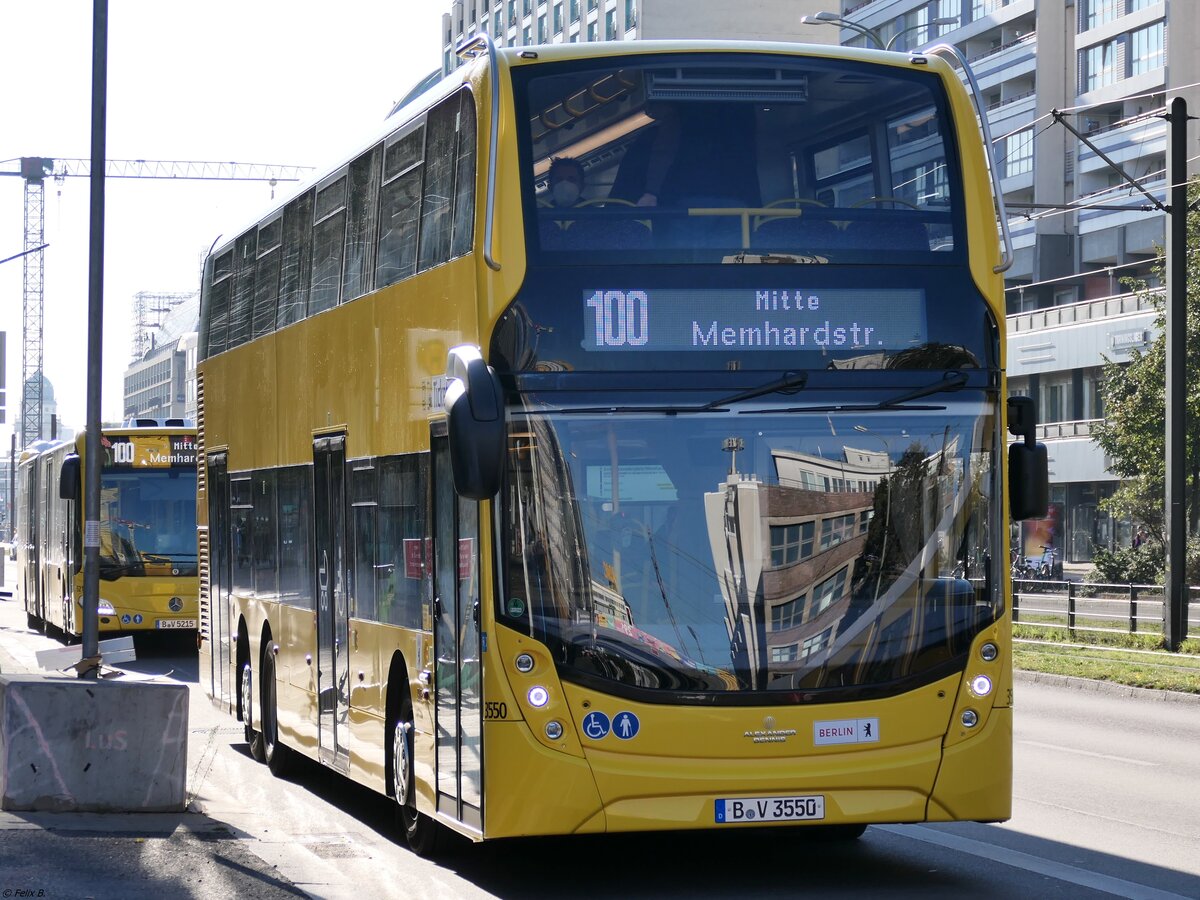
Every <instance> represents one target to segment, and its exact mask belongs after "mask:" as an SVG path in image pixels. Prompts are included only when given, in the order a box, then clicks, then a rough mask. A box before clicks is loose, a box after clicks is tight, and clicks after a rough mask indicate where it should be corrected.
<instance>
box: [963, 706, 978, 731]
mask: <svg viewBox="0 0 1200 900" xmlns="http://www.w3.org/2000/svg"><path fill="white" fill-rule="evenodd" d="M962 723H963V727H964V728H974V727H975V726H976V725H978V724H979V713H977V712H975V710H973V709H964V710H963V714H962Z"/></svg>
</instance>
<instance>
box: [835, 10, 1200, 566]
mask: <svg viewBox="0 0 1200 900" xmlns="http://www.w3.org/2000/svg"><path fill="white" fill-rule="evenodd" d="M832 12H835V13H837V14H838V15H839V16H840V17H841V18H842V20H843V24H836V23H835V24H834V25H833V26H831V30H837V31H838V32H839V39H840V42H841V43H844V44H848V45H854V46H872V45H874V44H875V43H881V44H887V43H888V42H889V41H890V42H892V47H893V49H899V50H911V49H915V48H917V47H920V46H922V45H925V44H928V43H932V42H948V43H953V44H954V45H955V46H957V47H958V48H959V49H960V50H961V51H962V52H963V54H964V55H965V56H966V57H967V59H968V60H970V62H971V66H972V68H973V69H974V71H975V74H976V77H977V78H978V80H979V84H980V88H981V91H982V93H983V95H984V103H985V105H986V108H987V116H988V122H989V124H990V127H991V131H992V135H993V141H994V149H995V154H996V159H997V167H998V169H999V173H1000V179H1001V180H1000V184H1001V191H1002V193H1003V195H1004V199H1005V203H1006V205H1007V208H1008V219H1009V226H1010V229H1011V232H1012V236H1013V248H1014V253H1015V261H1014V264H1013V266H1012V268H1011V269H1010V270H1009V271H1008V272H1007V273H1005V279H1006V286H1007V307H1008V317H1007V318H1008V320H1007V331H1008V337H1009V344H1008V348H1009V349H1008V372H1009V379H1010V380H1009V390H1010V392H1011V393H1018V394H1023V395H1026V396H1032V397H1034V398H1036V399H1037V401H1038V409H1039V416H1040V420H1041V423H1042V425H1041V428H1040V431H1041V434H1040V438H1041V439H1042V440H1044V441H1045V442H1046V445H1047V448H1048V450H1049V456H1050V480H1051V497H1050V499H1051V518H1050V520H1049V521H1048V522H1046V523H1041V524H1039V525H1038V526H1036V527H1030V528H1028V529H1026V530H1025V533H1024V544H1025V552H1027V553H1040V552H1041V550H1040V546H1039V545H1040V543H1042V542H1045V541H1046V540H1047V539H1048V538H1049V540H1050V541H1051V543H1053V545H1054V546H1055V547H1056V549H1057V550H1058V551H1059V553H1060V554H1061V558H1062V559H1065V560H1066V561H1067V562H1073V563H1086V562H1089V561H1090V560H1091V559H1092V557H1093V554H1094V552H1095V550H1096V548H1097V547H1106V548H1115V547H1120V546H1128V545H1129V542H1130V539H1131V537H1132V528H1133V523H1131V522H1127V521H1125V522H1122V521H1115V520H1114V519H1113V518H1112V517H1110V516H1108V515H1107V514H1106V513H1104V512H1103V511H1102V510H1101V509H1100V508H1099V503H1100V501H1101V500H1103V499H1104V498H1105V497H1107V496H1109V495H1111V494H1112V492H1113V491H1114V490H1115V488H1116V486H1117V483H1118V479H1117V477H1116V476H1115V475H1114V474H1113V473H1112V472H1111V471H1110V469H1109V468H1108V460H1106V459H1105V457H1104V453H1103V452H1102V451H1101V450H1100V448H1099V447H1098V446H1096V444H1094V443H1093V442H1092V440H1091V429H1092V426H1093V425H1094V424H1095V423H1096V422H1097V421H1098V420H1100V419H1102V418H1103V415H1104V410H1103V406H1102V403H1101V399H1100V383H1101V379H1102V377H1103V369H1104V363H1105V360H1106V359H1108V360H1114V361H1121V360H1122V359H1128V358H1129V354H1130V352H1131V351H1132V350H1135V349H1141V348H1144V347H1146V346H1148V345H1149V343H1150V342H1151V341H1152V340H1153V339H1154V337H1155V331H1154V312H1153V310H1152V308H1151V307H1150V305H1149V304H1148V303H1147V302H1146V301H1145V299H1144V298H1142V297H1139V296H1137V295H1135V294H1132V293H1130V292H1129V290H1128V288H1127V287H1126V286H1125V284H1124V280H1125V279H1127V278H1133V279H1142V280H1146V281H1148V282H1149V283H1150V284H1152V285H1154V284H1156V282H1155V279H1154V277H1153V266H1154V261H1155V259H1156V258H1157V257H1158V255H1159V253H1160V252H1161V248H1162V246H1163V244H1164V243H1165V225H1166V214H1165V213H1164V212H1163V211H1161V210H1160V209H1158V208H1156V207H1155V206H1154V205H1153V203H1152V201H1151V200H1150V199H1148V198H1147V197H1146V196H1145V194H1144V193H1143V192H1142V190H1140V189H1139V188H1138V186H1137V185H1140V186H1141V188H1143V189H1145V191H1146V192H1148V193H1149V194H1150V195H1152V196H1153V197H1154V198H1156V199H1157V200H1158V201H1160V202H1161V201H1163V200H1164V198H1165V194H1166V188H1167V181H1166V150H1167V137H1168V129H1169V127H1170V126H1169V125H1168V123H1167V121H1166V120H1165V118H1164V114H1165V112H1166V106H1167V104H1168V103H1169V101H1170V100H1171V99H1172V98H1174V97H1176V96H1181V97H1183V98H1184V99H1185V100H1186V101H1187V102H1188V106H1189V109H1190V111H1191V113H1192V114H1193V115H1196V114H1197V113H1200V4H1197V3H1191V2H1183V0H1173V2H1168V0H868V2H865V3H864V2H862V0H844V2H843V3H842V4H841V8H840V10H839V9H836V8H835V9H833V10H832ZM844 23H851V24H850V25H849V26H847V25H846V24H844ZM1064 123H1066V124H1064ZM1068 124H1069V125H1070V126H1071V128H1073V129H1074V130H1075V131H1077V132H1079V133H1080V134H1082V135H1083V136H1084V137H1085V138H1086V141H1085V140H1082V139H1080V138H1079V137H1077V136H1076V135H1075V134H1074V133H1073V132H1072V130H1071V129H1069V128H1068V127H1066V126H1067V125H1068ZM1198 136H1200V128H1197V127H1196V126H1195V125H1193V126H1192V127H1191V130H1190V131H1189V141H1188V147H1189V153H1188V156H1189V160H1190V161H1189V164H1188V170H1189V174H1190V175H1195V174H1196V173H1197V171H1200V164H1198V162H1197V160H1198V159H1200V149H1197V148H1200V143H1198V140H1197V139H1198ZM1105 157H1107V160H1106V159H1105ZM1113 163H1115V164H1116V166H1115V167H1114V165H1112V164H1113ZM1135 183H1136V184H1135ZM1066 206H1076V207H1087V208H1084V209H1078V210H1075V211H1071V212H1066V211H1064V209H1063V208H1064V207H1066Z"/></svg>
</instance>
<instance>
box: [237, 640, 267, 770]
mask: <svg viewBox="0 0 1200 900" xmlns="http://www.w3.org/2000/svg"><path fill="white" fill-rule="evenodd" d="M238 689H239V690H240V691H241V694H242V696H241V701H242V702H241V708H242V729H243V731H244V732H245V734H246V743H247V744H249V745H250V757H251V758H252V759H254V760H255V761H257V762H266V761H267V751H266V747H265V746H264V745H263V736H262V732H261V731H255V730H254V673H253V671H252V670H251V668H250V663H249V662H248V661H247V662H245V663H243V664H242V677H241V681H240V682H239V688H238Z"/></svg>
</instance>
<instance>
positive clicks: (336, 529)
mask: <svg viewBox="0 0 1200 900" xmlns="http://www.w3.org/2000/svg"><path fill="white" fill-rule="evenodd" d="M313 487H314V492H313V501H314V503H313V514H314V516H315V518H316V523H315V524H316V528H315V529H314V534H315V536H316V550H317V697H318V700H317V706H318V714H319V716H320V732H321V746H320V756H321V762H323V763H327V764H329V765H331V766H333V767H334V768H335V769H338V770H340V771H343V772H344V771H347V770H348V769H349V768H350V752H349V750H348V749H347V748H346V742H345V740H344V739H345V738H348V737H349V735H348V734H343V733H342V729H343V728H344V727H345V726H346V724H347V722H348V721H349V713H350V683H349V671H348V649H347V647H346V643H347V633H348V625H349V620H348V615H349V610H348V604H347V597H346V591H347V588H348V586H349V585H348V573H347V571H346V566H347V564H348V563H347V560H348V557H347V555H346V546H347V543H346V436H345V435H343V434H339V435H335V436H333V437H321V438H318V439H317V440H315V441H314V442H313Z"/></svg>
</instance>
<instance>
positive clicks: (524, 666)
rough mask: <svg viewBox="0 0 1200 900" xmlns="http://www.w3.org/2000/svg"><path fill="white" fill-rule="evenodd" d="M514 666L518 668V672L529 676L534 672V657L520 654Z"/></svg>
mask: <svg viewBox="0 0 1200 900" xmlns="http://www.w3.org/2000/svg"><path fill="white" fill-rule="evenodd" d="M513 665H515V666H516V667H517V671H518V672H520V673H522V674H526V675H527V674H529V673H530V672H532V671H533V657H532V656H530V655H529V654H528V653H518V654H517V658H516V660H515V661H514V663H513Z"/></svg>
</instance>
